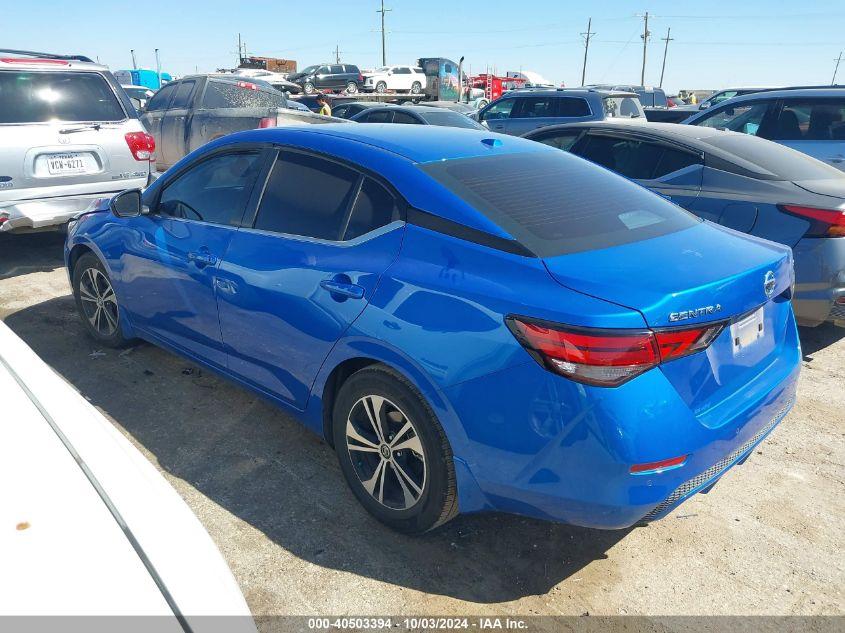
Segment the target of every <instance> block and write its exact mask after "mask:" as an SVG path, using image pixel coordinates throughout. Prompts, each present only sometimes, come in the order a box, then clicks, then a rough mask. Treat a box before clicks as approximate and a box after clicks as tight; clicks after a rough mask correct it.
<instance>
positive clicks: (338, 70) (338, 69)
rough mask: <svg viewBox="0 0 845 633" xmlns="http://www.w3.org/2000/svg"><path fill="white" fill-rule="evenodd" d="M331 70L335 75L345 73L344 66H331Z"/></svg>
mask: <svg viewBox="0 0 845 633" xmlns="http://www.w3.org/2000/svg"><path fill="white" fill-rule="evenodd" d="M329 71H330V72H331V73H332V74H333V75H342V74H343V66H330V67H329Z"/></svg>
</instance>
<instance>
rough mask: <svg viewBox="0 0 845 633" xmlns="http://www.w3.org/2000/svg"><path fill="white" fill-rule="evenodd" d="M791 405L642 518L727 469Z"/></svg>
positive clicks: (785, 406) (663, 510) (787, 404)
mask: <svg viewBox="0 0 845 633" xmlns="http://www.w3.org/2000/svg"><path fill="white" fill-rule="evenodd" d="M791 406H792V399H790V400H789V401H788V402H787V403H786V404H785V405H783V408H781V410H780V411H778V412H777V414H776V415H775V416H774V417H773V418H772V419H771V421H770V422H769V423H768V424H766V426H764V427H763V428H762V429H760V430H759V431H757V433H756V435H754V437H752V438H751V439H750V440H748V441H747V442H746V443H745V444H743V445H742V446H740V447H739V448H737V449H736V450H734V451H733V452H732V453H730V454H729V455H727V456H725V457H723V458H722V459H720V460H719V461H718V462H716V463H715V464H713V465H712V466H711V467H710V468H708V469H707V470H705V471H704V472H702V473H699V474H698V475H696V476H695V477H693V478H692V479H690V480H688V481H685V482H684V483H682V484H681V485H680V486H678V487H677V488H676V489H675V490H674V492H672V494H671V495H669V496H668V497H667V498H666V499H665V500H664V501H663V502H662V503H660V505H658V506H657V507H656V508H654V509H653V510H652V511H651V512H649V513H648V514H647V515H645V516H644V517H643V520H644V521H650V520H652V519H653V518H654V517H656V516H659V515H660V514H662V513H663V512H665V511H666V509H667V508H670V507H671V506H673V505H675V504H676V503H678V501H680V500H681V499H683V498H684V497H685V496H686V495H688V494H689V493H690V492H692V491H693V490H695V489H697V488H699V487H700V486H703V485H704V484H706V483H707V482H708V481H710V480H711V479H713V478H715V477H716V476H718V475H720V474H721V473H723V472H724V471H725V470H727V469H728V468H729V467H730V465H731V464H733V462H734V461H736V460H737V459H738V458H739V457H740V456H741V455H742V454H743V453H745V452H746V451H748V450H749V449H750V448H751V447H752V446H754V445H755V444H756V443H757V442H759V441H760V439H761V438H762V437H763V436H764V435H766V433H768V432H769V431H771V430H772V429H773V428H774V427H775V426H776V425H777V423H778V422H780V421H781V420H782V419H783V416H785V415H786V414H787V412H788V411H789V408H790V407H791Z"/></svg>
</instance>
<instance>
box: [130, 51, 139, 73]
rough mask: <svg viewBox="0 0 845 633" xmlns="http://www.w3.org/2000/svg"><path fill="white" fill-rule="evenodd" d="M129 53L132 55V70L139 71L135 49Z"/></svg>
mask: <svg viewBox="0 0 845 633" xmlns="http://www.w3.org/2000/svg"><path fill="white" fill-rule="evenodd" d="M129 52H130V53H132V70H138V64H137V63H136V62H135V49H134V48H133V49H131V50H130V51H129Z"/></svg>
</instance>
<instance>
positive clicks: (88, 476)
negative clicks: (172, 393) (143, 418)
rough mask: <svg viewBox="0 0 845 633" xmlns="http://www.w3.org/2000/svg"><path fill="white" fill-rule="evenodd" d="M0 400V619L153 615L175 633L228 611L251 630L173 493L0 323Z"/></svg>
mask: <svg viewBox="0 0 845 633" xmlns="http://www.w3.org/2000/svg"><path fill="white" fill-rule="evenodd" d="M0 403H2V411H3V413H2V415H0V488H2V490H3V499H2V503H0V555H2V566H3V572H2V573H0V595H2V596H3V599H2V600H0V615H30V614H38V615H160V616H169V619H165V621H166V622H168V623H169V626H165V627H164V628H165V629H172V630H174V631H179V630H182V629H183V627H182V624H181V623H180V618H181V617H184V618H185V621H187V622H188V623H189V624H190V626H191V628H192V629H193V630H195V631H201V630H202V629H203V628H206V627H205V626H203V624H204V623H205V624H211V622H209V619H200V618H196V617H194V616H207V615H230V616H242V617H239V618H232V619H230V620H229V621H228V622H227V624H228V625H229V628H235V629H237V630H244V631H254V630H255V628H254V624H253V622H252V618H251V616H250V615H249V610H248V608H247V605H246V602H245V601H244V599H243V596H242V594H241V592H240V589H239V588H238V586H237V584H236V582H235V580H234V578H233V576H232V574H231V572H230V571H229V568H228V566H227V565H226V563H225V561H224V560H223V558H222V556H221V555H220V553H219V551H218V550H217V548H216V546H215V545H214V543H213V541H212V540H211V538H210V537H209V535H208V533H207V532H206V531H205V530H204V529H203V527H202V525H201V524H200V522H199V521H198V520H197V518H196V517H195V516H194V515H193V513H192V512H191V511H190V509H189V508H188V507H187V505H186V504H185V503H184V501H182V499H181V497H180V496H179V495H178V493H177V492H176V491H175V490H174V489H173V488H172V487H171V486H170V485H169V484H168V483H167V482H166V481H165V479H164V478H163V477H162V475H161V474H160V473H159V472H158V471H157V470H156V468H155V467H154V466H153V465H152V464H151V463H150V462H148V461H147V460H146V459H145V458H144V456H143V455H142V454H141V453H140V452H139V451H138V450H137V449H136V448H135V447H134V446H132V444H131V443H130V442H129V441H128V440H127V439H126V438H125V437H124V436H123V435H122V434H121V433H120V432H119V431H118V430H117V429H115V427H114V426H112V424H111V423H110V422H109V421H108V420H106V419H105V418H104V417H103V416H102V415H101V414H100V413H99V412H98V411H97V410H96V409H95V408H94V407H92V406H91V405H90V404H89V403H88V402H87V401H86V400H85V399H84V398H82V397H81V396H80V395H79V394H78V393H77V392H76V391H74V390H73V389H72V388H71V387H70V386H69V385H68V384H67V383H65V382H64V380H62V379H61V378H60V377H59V376H57V375H56V374H55V373H54V372H53V371H52V370H51V369H50V368H49V367H48V366H47V365H46V364H45V363H43V362H42V361H41V359H39V358H38V357H37V356H36V355H35V353H34V352H33V351H32V350H31V349H29V347H27V346H26V344H24V342H23V341H21V340H20V339H19V338H18V337H17V336H16V335H15V334H14V333H13V332H12V331H11V330H10V329H9V328H8V327H7V326H6V325H5V324H3V323H2V322H0ZM175 616H180V617H179V618H177V617H175ZM161 624H162V622H161V621H157V623H156V628H157V629H158V628H162V627H161Z"/></svg>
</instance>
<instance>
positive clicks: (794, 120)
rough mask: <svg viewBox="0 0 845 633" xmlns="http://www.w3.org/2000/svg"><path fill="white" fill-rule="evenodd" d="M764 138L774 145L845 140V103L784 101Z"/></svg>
mask: <svg viewBox="0 0 845 633" xmlns="http://www.w3.org/2000/svg"><path fill="white" fill-rule="evenodd" d="M758 136H762V137H763V138H769V139H773V140H776V141H843V140H845V99H789V100H785V101H784V104H783V108H782V109H781V111H780V113H779V114H778V118H777V121H776V122H775V124H774V126H773V129H772V130H771V131H769V130H765V131H764V130H762V129H761V131H760V133H759V134H758Z"/></svg>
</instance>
